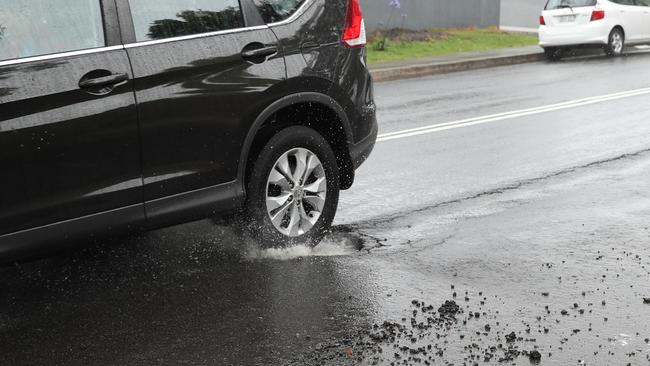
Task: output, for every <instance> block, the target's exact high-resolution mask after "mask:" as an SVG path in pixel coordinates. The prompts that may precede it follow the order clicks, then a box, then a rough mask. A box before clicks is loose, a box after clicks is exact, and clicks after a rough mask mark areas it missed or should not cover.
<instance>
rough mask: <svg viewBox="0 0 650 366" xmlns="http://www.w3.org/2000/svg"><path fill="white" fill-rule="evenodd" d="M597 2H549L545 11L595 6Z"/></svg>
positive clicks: (570, 0) (580, 0)
mask: <svg viewBox="0 0 650 366" xmlns="http://www.w3.org/2000/svg"><path fill="white" fill-rule="evenodd" d="M597 2H598V1H597V0H549V2H548V3H546V9H547V10H552V9H561V8H577V7H581V6H596V3H597Z"/></svg>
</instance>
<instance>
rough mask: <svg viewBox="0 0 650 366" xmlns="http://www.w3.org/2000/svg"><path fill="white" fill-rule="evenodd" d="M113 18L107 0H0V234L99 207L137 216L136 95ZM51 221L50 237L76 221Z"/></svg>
mask: <svg viewBox="0 0 650 366" xmlns="http://www.w3.org/2000/svg"><path fill="white" fill-rule="evenodd" d="M116 21H117V17H116V8H115V5H114V2H113V1H112V0H107V1H103V2H102V1H100V0H66V1H50V0H32V1H15V0H0V32H1V33H0V34H1V35H0V167H1V173H0V176H1V179H0V187H1V189H0V244H6V243H7V242H8V241H11V242H12V244H16V245H17V244H20V243H16V242H15V240H14V239H15V237H14V236H11V234H10V233H15V232H19V231H21V232H22V231H25V230H29V229H34V228H37V227H40V228H44V227H45V225H50V224H54V223H60V222H63V221H66V220H73V221H74V220H75V219H78V218H81V217H84V218H86V219H89V218H90V215H95V214H100V213H109V212H112V213H113V217H114V218H117V219H119V220H118V221H120V222H122V223H132V222H133V221H137V220H138V219H142V218H143V207H142V177H141V167H140V151H139V141H138V125H137V119H136V117H137V116H136V110H135V98H134V94H133V87H132V83H131V81H130V79H131V70H130V65H129V60H128V56H127V54H126V51H125V50H124V48H123V46H121V45H120V44H119V43H120V40H119V38H120V36H119V33H118V32H119V29H118V28H116V27H115V24H116ZM104 218H105V217H104ZM67 222H68V223H72V221H67ZM97 224H98V225H100V226H99V227H101V228H102V229H106V228H110V227H113V226H114V225H116V224H117V222H113V221H110V220H109V221H106V220H103V221H102V222H101V223H97ZM78 228H83V229H84V230H91V229H92V228H93V226H92V225H90V221H88V220H85V221H83V224H81V225H80V226H79V227H78ZM50 229H52V231H51V232H50V233H49V234H47V235H52V237H51V238H48V239H56V238H64V237H69V236H70V235H72V234H73V231H74V230H73V229H71V226H54V227H50ZM44 235H45V234H44ZM10 236H11V238H13V239H11V238H10ZM3 239H4V241H3ZM34 239H35V240H37V239H36V238H35V237H34ZM16 240H17V239H16ZM24 244H25V245H27V244H29V243H24ZM7 245H9V244H7ZM0 247H1V245H0ZM0 249H2V248H0ZM0 251H1V250H0Z"/></svg>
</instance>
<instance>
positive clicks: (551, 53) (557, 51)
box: [544, 47, 564, 62]
mask: <svg viewBox="0 0 650 366" xmlns="http://www.w3.org/2000/svg"><path fill="white" fill-rule="evenodd" d="M544 56H546V59H547V60H548V61H550V62H556V61H560V60H561V59H562V56H564V50H563V49H561V48H558V47H546V48H544Z"/></svg>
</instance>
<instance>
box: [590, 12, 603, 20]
mask: <svg viewBox="0 0 650 366" xmlns="http://www.w3.org/2000/svg"><path fill="white" fill-rule="evenodd" d="M601 19H605V10H600V9H597V10H594V11H593V12H592V13H591V21H592V22H593V21H594V20H601Z"/></svg>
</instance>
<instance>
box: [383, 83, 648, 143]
mask: <svg viewBox="0 0 650 366" xmlns="http://www.w3.org/2000/svg"><path fill="white" fill-rule="evenodd" d="M646 94H650V88H642V89H634V90H628V91H624V92H620V93H613V94H606V95H601V96H596V97H589V98H582V99H576V100H572V101H568V102H562V103H556V104H549V105H546V106H541V107H535V108H527V109H520V110H516V111H511V112H504V113H498V114H491V115H487V116H482V117H474V118H467V119H462V120H458V121H453V122H447V123H439V124H435V125H429V126H423V127H418V128H411V129H407V130H402V131H396V132H390V133H384V134H381V135H379V136H378V137H377V142H382V141H390V140H397V139H403V138H407V137H412V136H419V135H425V134H429V133H434V132H440V131H446V130H451V129H455V128H461V127H469V126H475V125H480V124H484V123H491V122H497V121H503V120H507V119H513V118H518V117H525V116H530V115H535V114H541V113H548V112H553V111H559V110H562V109H569V108H576V107H582V106H586V105H591V104H596V103H602V102H607V101H612V100H618V99H624V98H630V97H635V96H639V95H646Z"/></svg>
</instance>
